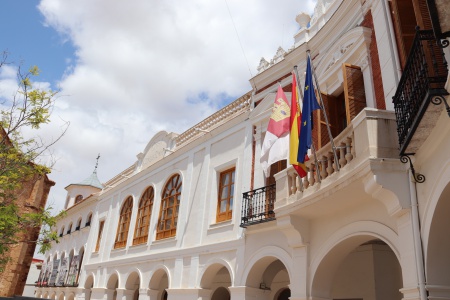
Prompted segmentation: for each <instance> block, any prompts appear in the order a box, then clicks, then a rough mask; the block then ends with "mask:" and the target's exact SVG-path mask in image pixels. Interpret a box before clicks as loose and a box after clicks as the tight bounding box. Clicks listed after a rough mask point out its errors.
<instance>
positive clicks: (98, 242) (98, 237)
mask: <svg viewBox="0 0 450 300" xmlns="http://www.w3.org/2000/svg"><path fill="white" fill-rule="evenodd" d="M104 226H105V221H104V220H103V221H100V224H99V227H98V236H97V244H95V252H98V250H99V249H100V242H101V240H102V233H103V227H104Z"/></svg>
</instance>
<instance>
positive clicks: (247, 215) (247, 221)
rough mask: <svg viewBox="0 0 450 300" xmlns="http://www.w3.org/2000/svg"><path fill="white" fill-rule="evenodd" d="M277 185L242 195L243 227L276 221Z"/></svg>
mask: <svg viewBox="0 0 450 300" xmlns="http://www.w3.org/2000/svg"><path fill="white" fill-rule="evenodd" d="M275 195H276V185H275V184H272V185H268V186H265V187H262V188H259V189H256V190H253V191H249V192H245V193H243V194H242V210H241V216H242V218H241V225H240V226H241V227H244V228H245V227H247V226H249V225H253V224H259V223H263V222H268V221H272V220H275V212H274V207H275Z"/></svg>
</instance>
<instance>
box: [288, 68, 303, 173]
mask: <svg viewBox="0 0 450 300" xmlns="http://www.w3.org/2000/svg"><path fill="white" fill-rule="evenodd" d="M298 96H299V94H298V87H297V78H296V76H295V73H294V72H292V98H291V122H290V124H291V133H290V138H289V163H290V164H291V165H292V166H293V167H294V169H295V170H296V171H297V173H298V175H299V176H300V177H301V178H303V177H305V176H306V174H307V173H306V166H305V164H303V163H299V162H298V161H297V153H298V141H299V139H300V120H301V119H302V118H301V113H300V107H299V104H298V98H299V97H298ZM306 160H307V159H305V161H306Z"/></svg>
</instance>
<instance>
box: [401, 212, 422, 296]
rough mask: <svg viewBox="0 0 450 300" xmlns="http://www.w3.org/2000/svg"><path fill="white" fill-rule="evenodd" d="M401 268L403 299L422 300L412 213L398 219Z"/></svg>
mask: <svg viewBox="0 0 450 300" xmlns="http://www.w3.org/2000/svg"><path fill="white" fill-rule="evenodd" d="M397 224H398V236H399V243H398V245H399V249H398V250H399V252H400V255H401V257H400V266H401V268H402V279H403V288H402V289H400V292H401V293H403V299H408V300H420V292H419V288H418V286H419V283H418V280H417V264H416V256H415V252H414V235H413V230H412V220H411V213H410V212H409V211H408V212H407V213H405V214H403V215H401V216H399V217H398V219H397Z"/></svg>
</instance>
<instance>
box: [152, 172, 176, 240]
mask: <svg viewBox="0 0 450 300" xmlns="http://www.w3.org/2000/svg"><path fill="white" fill-rule="evenodd" d="M181 184H182V182H181V177H180V175H178V174H176V175H173V176H172V177H171V178H170V179H169V181H168V182H167V184H166V186H165V187H164V190H163V192H162V197H161V208H160V211H159V219H158V227H157V229H156V239H163V238H167V237H171V236H175V234H176V232H177V223H178V207H179V205H180V198H181Z"/></svg>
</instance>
